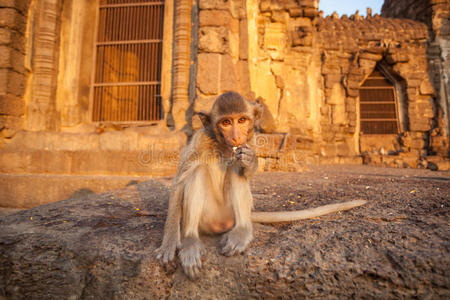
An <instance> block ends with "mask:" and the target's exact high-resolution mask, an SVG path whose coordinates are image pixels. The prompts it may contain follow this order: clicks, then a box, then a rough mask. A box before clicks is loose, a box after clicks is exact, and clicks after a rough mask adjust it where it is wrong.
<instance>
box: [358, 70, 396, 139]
mask: <svg viewBox="0 0 450 300" xmlns="http://www.w3.org/2000/svg"><path fill="white" fill-rule="evenodd" d="M359 103H360V104H359V111H360V125H361V132H362V133H363V134H396V133H398V131H399V121H398V113H397V112H398V110H397V100H396V92H395V87H394V84H393V83H392V82H391V81H390V80H389V79H388V78H386V76H384V75H383V73H382V72H381V71H380V70H379V69H378V68H376V69H375V70H374V71H373V72H372V74H370V75H369V77H368V78H367V79H366V81H364V83H363V84H362V86H361V87H360V90H359Z"/></svg>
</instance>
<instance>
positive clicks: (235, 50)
mask: <svg viewBox="0 0 450 300" xmlns="http://www.w3.org/2000/svg"><path fill="white" fill-rule="evenodd" d="M198 25H199V27H198V55H197V63H198V65H197V79H196V91H195V93H196V97H195V98H196V99H195V107H194V110H195V111H201V110H208V109H209V108H210V106H211V104H212V101H213V100H214V99H215V97H217V96H218V95H219V94H221V93H223V92H225V91H230V90H234V91H237V92H240V93H241V94H243V95H245V96H247V97H250V98H253V96H252V95H251V93H250V78H249V70H248V58H249V53H248V47H247V44H248V42H247V41H248V32H247V31H248V29H247V27H248V25H247V13H246V3H245V1H241V0H232V1H223V0H218V1H212V0H200V1H199V14H198ZM198 126H200V123H199V122H198V120H197V119H194V122H193V127H194V129H195V128H198Z"/></svg>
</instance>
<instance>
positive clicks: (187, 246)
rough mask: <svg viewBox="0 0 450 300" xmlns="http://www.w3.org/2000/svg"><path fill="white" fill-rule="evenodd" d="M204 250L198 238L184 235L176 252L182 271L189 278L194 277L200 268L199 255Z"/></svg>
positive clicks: (200, 260)
mask: <svg viewBox="0 0 450 300" xmlns="http://www.w3.org/2000/svg"><path fill="white" fill-rule="evenodd" d="M203 252H204V248H203V245H202V243H201V241H200V240H199V239H198V238H195V237H186V238H185V239H184V241H183V243H182V245H181V250H180V252H179V253H178V256H179V258H180V262H181V265H182V266H183V270H184V273H185V274H186V275H187V276H188V277H189V279H196V278H197V277H198V275H199V274H200V269H201V268H202V259H201V255H202V253H203Z"/></svg>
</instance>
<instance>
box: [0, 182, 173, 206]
mask: <svg viewBox="0 0 450 300" xmlns="http://www.w3.org/2000/svg"><path fill="white" fill-rule="evenodd" d="M151 178H153V177H149V176H104V175H95V176H93V175H55V174H52V175H48V174H0V191H1V192H0V207H9V208H30V207H34V206H38V205H42V204H46V203H51V202H56V201H60V200H64V199H67V198H70V197H76V196H77V195H78V196H85V195H86V194H89V193H103V192H106V191H112V190H116V189H120V188H123V187H125V186H127V185H128V184H132V183H136V182H142V181H145V180H150V179H151ZM162 180H164V178H163V179H162ZM166 181H167V182H170V181H169V180H166Z"/></svg>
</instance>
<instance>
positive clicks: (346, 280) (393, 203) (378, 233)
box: [0, 166, 450, 299]
mask: <svg viewBox="0 0 450 300" xmlns="http://www.w3.org/2000/svg"><path fill="white" fill-rule="evenodd" d="M167 183H168V179H167V178H165V179H160V180H152V181H146V182H143V183H139V184H135V185H131V186H129V187H127V188H125V189H122V190H116V191H113V192H109V193H105V194H101V195H96V194H86V193H84V194H83V193H80V194H78V196H75V197H73V198H71V199H67V200H64V201H60V202H57V203H53V204H48V205H43V206H40V207H36V208H33V209H30V210H23V211H7V212H6V211H3V216H0V299H62V298H64V299H110V298H111V299H158V298H170V299H249V298H252V299H253V298H258V299H259V298H264V299H265V298H277V299H278V298H280V299H291V298H324V297H326V298H331V299H338V298H339V299H341V298H344V299H345V298H358V299H360V298H363V299H373V298H377V299H399V298H419V299H449V298H450V270H449V266H450V254H449V252H450V243H449V238H450V223H449V221H450V218H449V217H450V210H449V207H450V184H449V183H450V172H439V171H438V172H432V171H429V170H418V169H389V168H376V167H368V166H326V167H325V166H321V167H313V168H312V169H311V171H306V172H302V173H262V174H258V175H257V176H256V177H255V178H254V179H253V181H252V189H253V192H254V196H255V210H291V209H302V208H308V207H313V206H318V205H323V204H328V203H334V202H341V201H346V200H352V199H359V198H362V199H367V200H368V201H369V203H368V204H366V205H365V206H363V207H360V208H356V209H353V210H351V211H347V212H342V213H336V214H332V215H328V216H323V217H320V218H316V219H312V220H306V221H301V222H293V223H286V224H276V225H255V240H254V241H253V242H252V243H251V245H250V247H249V249H248V250H247V252H246V253H245V254H243V255H239V256H235V257H230V258H227V257H223V256H221V255H220V254H219V248H218V247H217V242H218V239H219V238H217V237H204V238H203V240H204V242H205V246H206V249H207V254H206V255H205V257H204V270H203V273H202V275H201V278H200V279H199V280H197V281H194V282H193V281H190V280H188V279H187V278H186V277H185V276H184V274H183V273H182V272H181V270H180V269H179V268H178V269H177V270H176V271H174V270H165V269H164V268H163V267H161V266H160V265H159V264H158V263H157V262H156V261H155V259H154V258H153V257H152V255H151V254H152V252H153V250H154V249H155V248H156V247H157V246H158V245H159V243H160V242H161V236H162V230H163V226H164V218H165V211H166V201H167V197H168V188H167Z"/></svg>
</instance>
